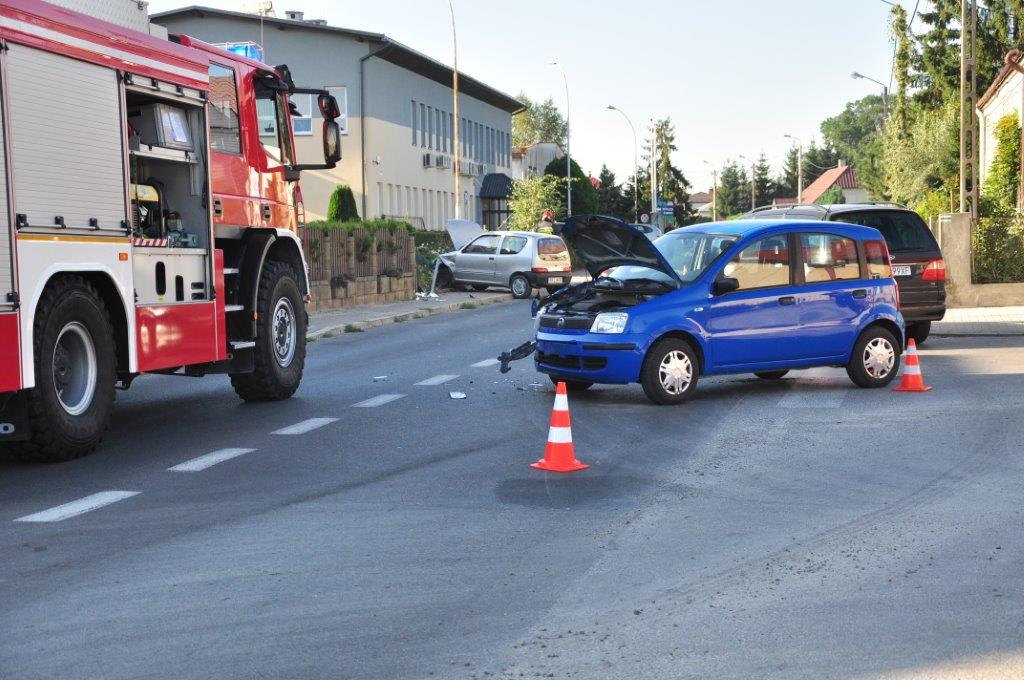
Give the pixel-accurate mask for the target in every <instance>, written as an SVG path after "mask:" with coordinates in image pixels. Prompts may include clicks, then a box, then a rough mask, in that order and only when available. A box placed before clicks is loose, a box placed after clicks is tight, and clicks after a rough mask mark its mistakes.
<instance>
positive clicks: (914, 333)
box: [907, 321, 932, 345]
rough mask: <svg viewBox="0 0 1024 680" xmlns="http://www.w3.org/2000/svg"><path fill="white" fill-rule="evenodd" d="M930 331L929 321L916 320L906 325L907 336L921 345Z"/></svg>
mask: <svg viewBox="0 0 1024 680" xmlns="http://www.w3.org/2000/svg"><path fill="white" fill-rule="evenodd" d="M931 332H932V322H931V321H916V322H914V323H912V324H910V325H909V326H907V338H908V339H909V338H913V339H914V343H915V344H917V345H923V344H924V341H925V340H927V339H928V335H929V334H930V333H931Z"/></svg>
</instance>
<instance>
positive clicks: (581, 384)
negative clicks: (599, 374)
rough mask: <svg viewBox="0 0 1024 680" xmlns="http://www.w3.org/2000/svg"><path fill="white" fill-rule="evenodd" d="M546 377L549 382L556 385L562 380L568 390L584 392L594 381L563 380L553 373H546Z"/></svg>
mask: <svg viewBox="0 0 1024 680" xmlns="http://www.w3.org/2000/svg"><path fill="white" fill-rule="evenodd" d="M548 379H549V380H551V384H552V385H555V386H557V385H558V383H560V382H564V383H565V389H566V390H567V391H569V392H574V393H575V392H585V391H586V390H589V389H590V388H591V387H593V386H594V383H592V382H587V381H585V380H565V379H564V378H559V377H558V376H555V375H550V374H548Z"/></svg>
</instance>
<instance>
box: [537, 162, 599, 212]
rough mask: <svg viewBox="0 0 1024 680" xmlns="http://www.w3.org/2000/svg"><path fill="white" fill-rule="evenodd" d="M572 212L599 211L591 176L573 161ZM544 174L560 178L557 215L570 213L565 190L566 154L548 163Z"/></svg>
mask: <svg viewBox="0 0 1024 680" xmlns="http://www.w3.org/2000/svg"><path fill="white" fill-rule="evenodd" d="M571 172H572V181H571V183H572V212H573V214H574V215H583V214H587V213H596V212H597V190H596V189H595V188H594V185H593V184H591V183H590V178H589V177H587V175H586V174H585V173H584V172H583V169H582V168H580V166H579V165H578V164H577V163H576V161H572V171H571ZM544 174H545V175H549V176H551V177H556V178H558V180H559V182H558V185H557V187H558V207H557V208H556V209H555V217H556V218H563V217H566V216H567V215H568V209H567V202H566V191H565V184H566V182H565V156H560V157H559V158H556V159H555V160H553V161H551V162H550V163H548V167H546V168H544Z"/></svg>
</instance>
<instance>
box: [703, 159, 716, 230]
mask: <svg viewBox="0 0 1024 680" xmlns="http://www.w3.org/2000/svg"><path fill="white" fill-rule="evenodd" d="M704 164H705V165H710V166H711V220H712V221H713V222H717V221H718V168H717V167H715V164H714V163H712V162H711V161H704Z"/></svg>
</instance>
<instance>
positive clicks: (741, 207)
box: [715, 161, 750, 218]
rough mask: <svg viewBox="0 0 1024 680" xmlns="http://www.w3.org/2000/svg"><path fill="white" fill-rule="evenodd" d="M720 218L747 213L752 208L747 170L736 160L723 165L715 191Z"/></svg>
mask: <svg viewBox="0 0 1024 680" xmlns="http://www.w3.org/2000/svg"><path fill="white" fill-rule="evenodd" d="M715 200H716V203H717V204H718V216H719V218H724V217H728V216H730V215H736V214H739V213H745V212H747V211H748V210H750V180H749V179H748V178H747V170H746V168H744V167H743V166H741V165H738V164H737V163H736V162H735V161H728V162H726V164H725V165H723V166H722V173H721V175H719V177H718V191H716V192H715Z"/></svg>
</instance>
